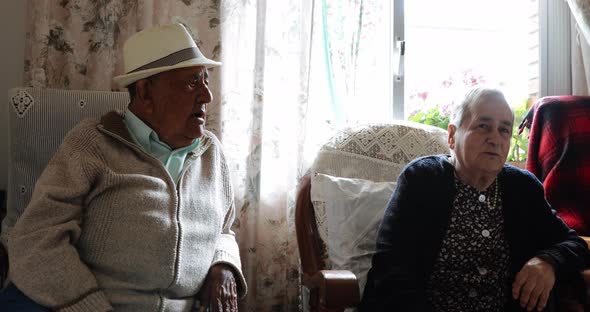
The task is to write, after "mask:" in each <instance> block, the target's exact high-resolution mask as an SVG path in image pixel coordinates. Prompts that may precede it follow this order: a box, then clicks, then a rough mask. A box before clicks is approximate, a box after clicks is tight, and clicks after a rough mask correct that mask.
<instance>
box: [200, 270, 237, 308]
mask: <svg viewBox="0 0 590 312" xmlns="http://www.w3.org/2000/svg"><path fill="white" fill-rule="evenodd" d="M199 293H200V301H201V307H205V311H210V312H238V291H237V286H236V280H235V277H234V273H233V271H232V269H231V267H230V266H229V265H227V264H222V263H220V264H216V265H214V266H212V267H211V268H210V269H209V273H208V274H207V278H206V279H205V283H204V284H203V287H202V288H201V291H200V292H199Z"/></svg>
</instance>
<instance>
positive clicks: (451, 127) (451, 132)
mask: <svg viewBox="0 0 590 312" xmlns="http://www.w3.org/2000/svg"><path fill="white" fill-rule="evenodd" d="M447 131H448V132H449V137H448V139H447V142H448V143H449V147H450V148H451V149H453V148H454V147H455V133H457V127H456V126H455V125H452V124H449V125H448V126H447Z"/></svg>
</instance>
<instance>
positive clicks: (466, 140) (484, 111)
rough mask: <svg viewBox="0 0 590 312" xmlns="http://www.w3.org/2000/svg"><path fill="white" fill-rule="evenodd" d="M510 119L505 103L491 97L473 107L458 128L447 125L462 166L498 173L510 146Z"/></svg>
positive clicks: (510, 112)
mask: <svg viewBox="0 0 590 312" xmlns="http://www.w3.org/2000/svg"><path fill="white" fill-rule="evenodd" d="M513 122H514V117H513V114H512V111H511V110H510V108H509V107H508V105H507V104H506V103H504V102H503V101H499V100H496V99H493V98H491V99H484V101H482V102H480V103H479V104H478V105H475V106H473V107H472V108H471V112H470V113H469V115H468V116H466V117H465V119H464V120H463V122H462V124H461V126H460V127H459V128H458V129H457V128H455V127H454V126H451V127H449V142H450V143H452V145H454V146H453V147H452V149H453V151H454V152H455V155H456V157H457V161H459V163H460V164H461V165H462V166H463V169H465V170H467V171H480V172H488V173H496V174H497V173H498V172H500V171H501V170H502V167H503V166H504V163H505V162H506V157H507V156H508V151H509V149H510V138H511V137H512V124H513Z"/></svg>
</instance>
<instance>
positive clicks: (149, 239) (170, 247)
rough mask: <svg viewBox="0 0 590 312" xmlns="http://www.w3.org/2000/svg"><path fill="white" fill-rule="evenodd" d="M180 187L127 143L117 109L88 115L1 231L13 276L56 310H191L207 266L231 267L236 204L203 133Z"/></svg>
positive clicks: (217, 150) (235, 263)
mask: <svg viewBox="0 0 590 312" xmlns="http://www.w3.org/2000/svg"><path fill="white" fill-rule="evenodd" d="M186 161H187V162H188V163H187V164H186V167H185V169H184V171H183V172H182V173H181V178H180V180H179V182H178V185H175V183H174V181H173V180H172V178H171V177H170V175H169V174H168V172H167V171H166V169H165V168H164V166H163V165H162V163H161V162H160V161H159V160H157V159H156V158H154V157H152V156H150V155H148V154H146V153H145V152H143V151H142V149H141V148H140V147H139V146H138V145H136V144H135V143H133V140H132V139H131V137H130V135H129V132H128V131H127V129H126V127H125V125H124V123H123V120H122V114H121V113H116V112H111V113H109V114H107V115H105V116H103V117H102V119H101V120H100V121H98V120H85V121H82V122H81V123H80V124H79V125H77V126H76V127H75V128H74V129H72V130H71V131H70V132H69V133H68V135H67V136H66V137H65V139H64V141H63V143H62V145H61V146H60V148H59V149H58V151H57V152H56V154H55V156H54V157H53V158H52V159H51V161H50V162H49V164H48V166H47V168H46V169H45V171H44V172H43V173H42V174H41V176H40V177H39V179H38V181H37V184H36V185H35V190H34V193H33V195H32V198H31V201H30V203H29V205H28V207H27V208H26V209H25V211H24V213H23V215H22V216H21V217H20V219H19V220H18V222H17V223H16V225H15V226H14V228H13V229H12V231H11V232H10V234H9V237H8V250H9V262H10V273H9V274H10V279H11V281H12V282H13V283H14V284H15V285H16V286H17V287H18V288H19V289H20V290H21V291H22V292H23V293H25V294H26V295H27V296H29V297H30V298H32V299H33V300H35V301H36V302H38V303H39V304H42V305H44V306H48V307H51V308H53V309H55V310H58V311H93V312H95V311H109V310H112V309H114V310H115V311H142V312H145V311H170V312H173V311H190V309H191V307H192V305H193V303H194V298H195V295H196V294H197V292H198V291H199V289H200V287H201V286H202V284H203V282H204V280H205V277H206V276H207V272H208V270H209V268H210V267H211V266H212V265H213V264H216V263H226V264H229V265H230V266H232V267H233V269H234V272H235V273H237V274H236V279H237V282H238V285H239V286H238V289H239V291H240V295H242V296H243V295H244V293H245V292H246V283H245V280H244V277H243V275H242V272H241V265H240V256H239V250H238V245H237V243H236V240H235V237H234V233H233V232H232V231H231V229H230V228H231V225H232V223H233V221H234V216H235V209H234V205H233V193H232V188H231V183H230V178H229V172H228V168H227V164H226V162H225V158H224V155H223V152H222V150H221V147H220V143H219V141H218V140H217V138H216V137H215V136H214V135H213V134H212V133H210V132H206V133H205V135H204V136H203V138H202V144H200V145H199V147H197V148H196V149H195V150H193V151H192V152H190V153H189V154H188V156H187V160H186Z"/></svg>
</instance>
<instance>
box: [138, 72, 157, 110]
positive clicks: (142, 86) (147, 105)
mask: <svg viewBox="0 0 590 312" xmlns="http://www.w3.org/2000/svg"><path fill="white" fill-rule="evenodd" d="M151 87H152V84H151V82H150V81H149V80H148V79H141V80H138V81H137V82H136V83H135V96H136V98H137V101H138V102H139V103H138V104H139V105H140V106H141V108H142V110H143V111H144V112H146V113H151V112H152V111H153V110H154V107H153V97H152V92H151V91H152V89H151Z"/></svg>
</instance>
